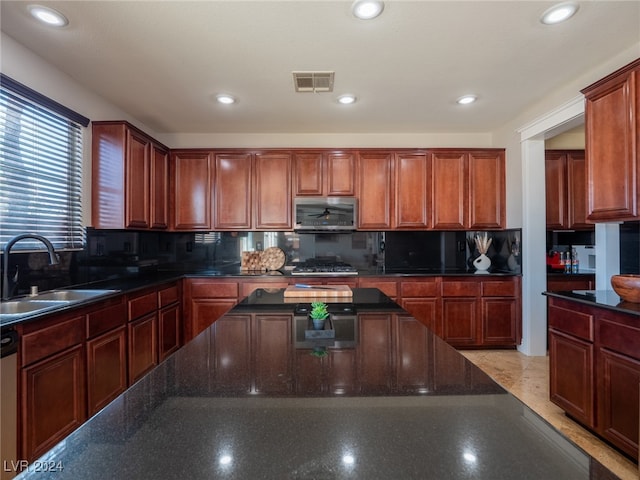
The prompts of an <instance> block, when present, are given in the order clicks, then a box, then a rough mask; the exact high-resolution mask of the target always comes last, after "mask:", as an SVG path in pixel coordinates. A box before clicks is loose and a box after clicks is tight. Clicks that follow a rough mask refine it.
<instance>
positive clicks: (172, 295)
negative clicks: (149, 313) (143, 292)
mask: <svg viewBox="0 0 640 480" xmlns="http://www.w3.org/2000/svg"><path fill="white" fill-rule="evenodd" d="M179 298H180V289H179V288H178V284H177V283H176V284H173V285H171V286H169V287H166V288H163V289H161V290H160V291H159V292H158V302H159V303H160V308H162V307H166V306H167V305H171V304H172V303H176V302H177V301H178V299H179Z"/></svg>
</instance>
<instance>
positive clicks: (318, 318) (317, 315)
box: [309, 302, 329, 330]
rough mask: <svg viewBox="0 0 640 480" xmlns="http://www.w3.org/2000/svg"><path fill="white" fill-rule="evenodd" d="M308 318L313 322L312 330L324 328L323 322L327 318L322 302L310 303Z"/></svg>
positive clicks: (324, 304)
mask: <svg viewBox="0 0 640 480" xmlns="http://www.w3.org/2000/svg"><path fill="white" fill-rule="evenodd" d="M309 316H310V317H311V320H312V321H313V328H314V329H315V330H322V329H323V328H324V322H325V320H326V319H327V318H329V312H328V311H327V304H326V303H324V302H312V303H311V312H310V313H309Z"/></svg>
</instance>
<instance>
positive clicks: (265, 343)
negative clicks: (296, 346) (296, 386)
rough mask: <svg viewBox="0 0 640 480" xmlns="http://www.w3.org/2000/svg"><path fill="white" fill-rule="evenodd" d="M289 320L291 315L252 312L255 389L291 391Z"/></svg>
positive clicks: (262, 390) (291, 368)
mask: <svg viewBox="0 0 640 480" xmlns="http://www.w3.org/2000/svg"><path fill="white" fill-rule="evenodd" d="M292 320H293V316H292V315H283V314H280V315H275V314H274V315H255V318H254V329H255V337H254V342H255V343H254V345H255V355H256V358H257V359H260V360H259V361H256V363H255V392H256V393H280V394H285V393H292V392H293V381H292V380H293V365H292V360H291V349H292V348H293V342H292V326H291V322H292ZM267 359H268V361H265V360H267Z"/></svg>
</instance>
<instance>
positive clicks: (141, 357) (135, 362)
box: [129, 313, 158, 384]
mask: <svg viewBox="0 0 640 480" xmlns="http://www.w3.org/2000/svg"><path fill="white" fill-rule="evenodd" d="M157 364H158V315H157V314H156V313H152V314H150V315H147V316H144V317H142V318H140V319H138V320H135V321H133V322H131V323H129V384H132V383H134V382H135V381H137V380H139V379H140V378H141V377H142V376H143V375H144V374H145V373H147V372H148V371H149V370H151V369H152V368H153V367H155V366H156V365H157Z"/></svg>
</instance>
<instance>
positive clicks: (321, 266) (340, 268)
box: [291, 258, 358, 276]
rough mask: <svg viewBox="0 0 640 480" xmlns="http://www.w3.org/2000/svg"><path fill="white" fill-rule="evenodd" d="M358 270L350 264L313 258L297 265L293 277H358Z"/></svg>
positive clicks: (292, 271) (292, 272)
mask: <svg viewBox="0 0 640 480" xmlns="http://www.w3.org/2000/svg"><path fill="white" fill-rule="evenodd" d="M357 274H358V270H357V269H356V268H355V267H354V266H352V265H349V264H348V263H345V262H341V261H334V260H323V259H316V258H311V259H309V260H305V261H304V262H302V263H299V264H298V265H296V266H295V267H294V268H293V270H291V275H321V276H342V275H357Z"/></svg>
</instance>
